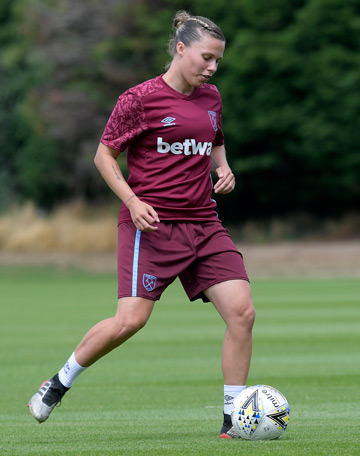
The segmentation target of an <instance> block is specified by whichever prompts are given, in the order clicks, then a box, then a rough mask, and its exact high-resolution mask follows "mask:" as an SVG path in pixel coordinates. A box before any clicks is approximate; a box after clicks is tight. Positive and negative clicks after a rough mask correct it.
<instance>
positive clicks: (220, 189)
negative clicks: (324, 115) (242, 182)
mask: <svg viewBox="0 0 360 456" xmlns="http://www.w3.org/2000/svg"><path fill="white" fill-rule="evenodd" d="M215 172H216V174H217V176H218V178H219V180H218V181H217V182H216V184H215V185H214V192H215V193H222V194H223V195H225V194H226V193H230V192H232V191H233V190H234V188H235V176H234V174H233V172H232V171H231V169H230V168H227V167H223V166H220V167H219V168H216V170H215Z"/></svg>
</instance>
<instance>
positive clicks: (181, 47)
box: [176, 41, 186, 57]
mask: <svg viewBox="0 0 360 456" xmlns="http://www.w3.org/2000/svg"><path fill="white" fill-rule="evenodd" d="M185 47H186V46H185V44H184V43H183V42H182V41H179V42H178V43H177V45H176V52H177V53H178V54H179V55H180V56H181V57H182V56H183V55H184V51H185Z"/></svg>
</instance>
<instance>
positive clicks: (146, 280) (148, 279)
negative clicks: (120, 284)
mask: <svg viewBox="0 0 360 456" xmlns="http://www.w3.org/2000/svg"><path fill="white" fill-rule="evenodd" d="M156 279H157V277H155V276H153V275H150V274H144V275H143V285H144V288H145V290H146V291H153V289H154V288H155V285H156Z"/></svg>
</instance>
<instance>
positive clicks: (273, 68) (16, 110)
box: [0, 0, 360, 220]
mask: <svg viewBox="0 0 360 456" xmlns="http://www.w3.org/2000/svg"><path fill="white" fill-rule="evenodd" d="M178 9H187V10H189V11H191V12H192V13H193V14H198V15H205V16H208V17H209V18H211V19H212V20H214V21H215V22H216V23H218V24H219V25H220V26H221V27H222V29H223V31H224V34H225V36H226V39H227V46H226V51H225V55H224V59H223V61H222V62H221V63H220V66H219V69H218V72H217V73H216V75H215V76H214V77H213V80H212V82H213V83H214V84H216V85H217V86H218V88H219V90H220V92H221V95H222V99H223V105H224V109H223V127H224V133H225V140H226V148H227V153H228V159H229V162H230V164H231V166H232V168H233V171H234V173H235V175H236V181H237V186H236V189H235V191H234V192H233V194H231V196H230V195H227V196H226V197H222V196H220V197H219V198H218V199H219V202H220V204H221V207H222V209H221V212H222V216H223V218H228V219H230V220H231V219H233V220H235V219H236V220H240V219H242V220H244V219H246V218H249V217H254V216H255V217H263V216H269V215H275V214H276V215H287V214H291V213H294V212H296V211H306V212H308V213H312V214H315V215H318V216H320V217H322V216H329V215H340V214H343V213H345V212H347V211H351V210H356V209H357V208H358V207H359V203H360V153H359V144H360V115H359V114H360V2H359V1H358V0H347V1H346V2H344V1H343V0H292V1H291V2H290V1H288V0H273V1H272V2H267V1H264V0H234V1H233V2H231V4H229V2H227V1H225V0H213V1H212V2H208V1H205V0H197V2H191V1H186V0H184V1H179V0H171V1H163V0H147V1H145V0H136V1H129V0H123V1H120V2H119V1H118V0H103V1H102V2H97V1H89V0H77V2H76V3H75V2H69V1H68V0H2V2H1V4H0V87H1V90H0V195H1V196H0V210H5V209H6V208H7V207H9V206H10V205H12V204H14V203H16V202H19V201H24V200H29V199H30V200H32V201H34V202H35V204H36V205H37V206H38V207H42V208H45V209H50V208H52V207H53V206H54V205H56V204H58V203H59V202H64V201H68V200H71V199H74V198H77V199H78V198H81V199H85V200H87V201H89V202H91V203H93V202H98V201H104V200H107V199H109V198H111V197H110V193H109V191H108V189H107V188H106V185H105V184H104V183H103V182H102V180H101V177H100V176H99V175H98V173H97V171H96V170H95V168H94V165H93V157H94V154H95V151H96V148H97V144H98V141H99V138H100V136H101V134H102V131H103V129H104V126H105V124H106V121H107V119H108V117H109V115H110V113H111V110H112V108H113V106H114V104H115V102H116V99H117V97H118V96H119V94H121V93H122V92H123V91H125V90H126V89H127V88H129V87H131V86H132V85H135V84H138V83H139V82H141V81H143V80H145V79H147V78H151V77H154V76H156V75H158V74H160V73H162V72H164V66H165V64H166V63H167V62H168V61H169V59H170V57H169V56H168V55H167V42H168V39H169V35H170V33H171V26H172V18H173V16H174V13H175V11H176V10H178ZM121 160H125V158H124V157H122V158H121Z"/></svg>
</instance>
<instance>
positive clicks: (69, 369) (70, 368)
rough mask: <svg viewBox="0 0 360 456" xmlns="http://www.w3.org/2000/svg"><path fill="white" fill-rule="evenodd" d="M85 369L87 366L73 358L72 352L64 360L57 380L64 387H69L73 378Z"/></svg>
mask: <svg viewBox="0 0 360 456" xmlns="http://www.w3.org/2000/svg"><path fill="white" fill-rule="evenodd" d="M85 369H87V367H82V366H80V364H78V363H77V361H76V359H75V353H73V354H72V355H71V356H70V358H69V359H68V360H67V361H66V363H65V365H64V367H63V368H62V369H61V370H60V371H59V373H58V376H59V380H60V382H61V383H62V384H63V385H64V386H66V388H70V387H71V386H72V384H73V383H74V381H75V379H76V378H77V377H78V376H79V375H80V374H81V373H82V372H84V370H85Z"/></svg>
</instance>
